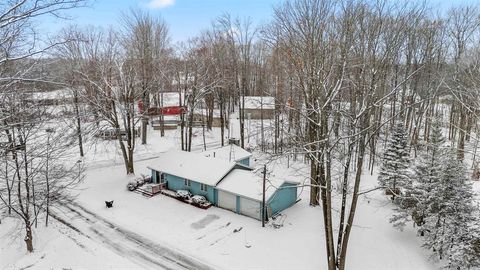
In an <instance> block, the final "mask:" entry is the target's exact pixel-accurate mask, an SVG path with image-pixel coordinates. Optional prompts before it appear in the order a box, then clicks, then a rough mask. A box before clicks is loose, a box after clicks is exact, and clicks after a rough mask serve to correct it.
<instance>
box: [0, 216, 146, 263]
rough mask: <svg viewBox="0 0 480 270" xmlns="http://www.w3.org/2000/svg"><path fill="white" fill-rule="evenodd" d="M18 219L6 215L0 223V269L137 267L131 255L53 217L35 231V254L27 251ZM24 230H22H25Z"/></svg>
mask: <svg viewBox="0 0 480 270" xmlns="http://www.w3.org/2000/svg"><path fill="white" fill-rule="evenodd" d="M20 226H21V224H20V223H19V221H18V220H14V219H12V218H7V219H4V220H2V224H1V225H0V269H4V270H14V269H26V268H29V269H136V268H138V265H137V264H136V263H134V262H132V261H131V260H130V259H129V258H126V257H124V256H120V255H119V254H116V253H114V252H113V251H111V250H110V249H107V248H105V247H104V246H103V244H102V243H99V242H96V241H94V240H92V239H89V238H86V237H79V236H78V235H77V233H76V232H75V231H72V230H71V229H70V228H68V227H67V226H65V225H63V224H61V223H60V222H57V221H56V220H55V219H50V222H49V227H44V225H43V219H42V220H41V221H39V226H38V228H37V229H35V230H34V236H33V237H34V238H33V239H34V243H35V244H34V245H35V250H34V252H33V253H31V254H28V253H27V252H26V251H25V244H24V243H23V241H19V240H18V238H20V239H22V237H21V236H20V235H18V228H19V227H20ZM22 232H23V231H22Z"/></svg>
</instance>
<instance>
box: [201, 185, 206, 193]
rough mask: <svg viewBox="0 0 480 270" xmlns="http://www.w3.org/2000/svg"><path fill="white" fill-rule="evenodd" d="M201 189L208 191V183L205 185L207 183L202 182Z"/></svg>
mask: <svg viewBox="0 0 480 270" xmlns="http://www.w3.org/2000/svg"><path fill="white" fill-rule="evenodd" d="M200 190H202V191H205V192H206V191H207V185H205V184H200Z"/></svg>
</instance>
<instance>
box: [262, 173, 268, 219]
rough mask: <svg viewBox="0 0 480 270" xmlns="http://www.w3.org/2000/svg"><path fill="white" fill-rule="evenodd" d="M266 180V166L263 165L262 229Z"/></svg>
mask: <svg viewBox="0 0 480 270" xmlns="http://www.w3.org/2000/svg"><path fill="white" fill-rule="evenodd" d="M266 180H267V165H263V195H262V227H265V182H266Z"/></svg>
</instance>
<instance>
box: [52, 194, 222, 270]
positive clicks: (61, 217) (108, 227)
mask: <svg viewBox="0 0 480 270" xmlns="http://www.w3.org/2000/svg"><path fill="white" fill-rule="evenodd" d="M52 217H54V218H55V219H56V220H58V221H60V222H61V223H63V224H65V225H66V226H68V227H70V228H71V229H72V230H75V231H76V232H78V233H80V234H81V235H83V236H85V237H87V238H90V239H92V240H94V241H99V242H101V243H102V244H103V245H105V246H107V247H108V248H109V249H111V250H112V251H114V252H115V253H117V254H119V255H121V256H123V257H127V258H129V259H131V260H132V261H134V262H135V263H138V264H139V266H141V267H143V268H147V269H152V268H154V269H172V270H176V269H199V270H202V269H204V270H208V269H214V268H213V267H212V266H210V265H207V264H205V263H203V262H201V261H199V260H197V259H195V258H193V257H191V256H189V255H187V254H184V253H183V252H180V251H178V250H174V249H172V248H170V247H166V246H164V245H161V244H159V243H156V242H152V241H151V240H149V239H148V238H146V237H143V236H142V235H140V234H138V233H135V232H134V231H132V230H128V229H126V228H123V227H121V226H118V225H117V224H114V223H112V222H110V221H108V220H106V219H105V218H103V217H101V216H98V215H97V214H95V213H93V212H91V211H89V210H87V209H85V208H84V207H82V206H81V205H79V204H77V203H75V202H69V203H68V204H65V205H64V206H62V207H61V209H59V210H57V211H55V212H54V213H52Z"/></svg>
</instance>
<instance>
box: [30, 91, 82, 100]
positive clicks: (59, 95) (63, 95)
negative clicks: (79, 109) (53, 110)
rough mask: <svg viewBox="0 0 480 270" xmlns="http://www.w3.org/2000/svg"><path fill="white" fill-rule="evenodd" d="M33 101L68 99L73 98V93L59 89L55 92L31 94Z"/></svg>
mask: <svg viewBox="0 0 480 270" xmlns="http://www.w3.org/2000/svg"><path fill="white" fill-rule="evenodd" d="M31 95H32V99H34V100H44V99H68V98H72V93H71V91H69V90H68V89H59V90H53V91H44V92H33V93H31Z"/></svg>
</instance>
